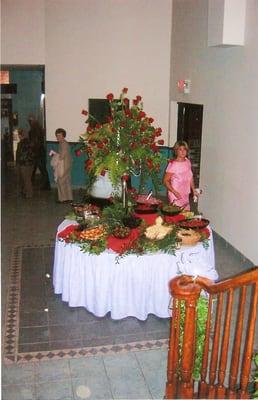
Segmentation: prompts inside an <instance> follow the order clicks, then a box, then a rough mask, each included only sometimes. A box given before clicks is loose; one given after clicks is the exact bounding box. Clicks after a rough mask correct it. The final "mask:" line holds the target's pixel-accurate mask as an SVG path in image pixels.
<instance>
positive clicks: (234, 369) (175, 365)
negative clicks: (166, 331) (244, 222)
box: [165, 267, 258, 399]
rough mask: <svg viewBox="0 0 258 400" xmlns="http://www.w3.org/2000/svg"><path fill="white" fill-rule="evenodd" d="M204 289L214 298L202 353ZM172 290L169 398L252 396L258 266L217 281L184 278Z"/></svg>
mask: <svg viewBox="0 0 258 400" xmlns="http://www.w3.org/2000/svg"><path fill="white" fill-rule="evenodd" d="M203 290H205V292H207V293H208V297H209V301H208V302H207V320H206V322H204V324H206V325H205V326H204V327H205V338H204V340H203V342H202V343H203V344H202V346H203V347H202V350H200V346H199V347H198V350H196V343H197V339H198V338H197V332H198V331H197V325H198V323H199V322H198V317H197V315H198V314H197V311H196V310H197V308H196V307H197V304H198V301H199V300H198V299H199V297H200V294H201V292H202V291H203ZM170 291H171V295H172V296H173V308H172V318H171V325H170V340H169V351H168V367H167V384H166V394H165V398H167V399H174V398H178V399H183V398H184V399H193V398H200V399H204V398H205V399H207V398H212V399H219V398H220V399H222V398H223V399H226V398H241V399H247V398H250V394H249V393H248V382H249V380H250V371H251V363H252V357H253V346H254V334H255V327H256V326H255V323H256V310H257V297H258V268H257V267H255V268H252V269H250V270H248V271H246V272H244V273H241V274H238V275H235V276H233V277H231V278H227V279H225V280H223V281H221V282H218V283H214V282H212V281H210V280H209V279H207V278H203V277H197V278H195V279H193V277H191V276H187V275H183V276H180V277H177V278H174V279H173V280H172V281H171V282H170ZM206 295H207V294H206ZM182 304H183V307H184V312H182V310H181V308H182ZM247 316H248V317H247ZM182 319H183V320H182ZM182 326H183V332H182ZM197 351H198V352H200V351H201V352H202V353H201V357H202V362H201V366H200V371H199V372H200V380H198V381H196V379H195V378H194V377H193V370H194V361H195V357H196V355H197ZM196 384H197V386H198V390H195V389H196Z"/></svg>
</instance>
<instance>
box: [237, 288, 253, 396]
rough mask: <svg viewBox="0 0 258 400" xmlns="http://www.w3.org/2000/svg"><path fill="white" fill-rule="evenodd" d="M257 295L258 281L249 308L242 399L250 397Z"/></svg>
mask: <svg viewBox="0 0 258 400" xmlns="http://www.w3.org/2000/svg"><path fill="white" fill-rule="evenodd" d="M257 296H258V283H256V284H255V285H253V292H252V299H251V303H250V309H249V319H248V329H247V333H246V341H245V348H244V354H243V361H242V368H241V376H240V390H239V391H238V397H239V398H240V399H249V398H250V396H249V394H248V392H247V385H248V380H249V374H250V368H251V361H252V350H253V344H254V331H255V321H256V310H257Z"/></svg>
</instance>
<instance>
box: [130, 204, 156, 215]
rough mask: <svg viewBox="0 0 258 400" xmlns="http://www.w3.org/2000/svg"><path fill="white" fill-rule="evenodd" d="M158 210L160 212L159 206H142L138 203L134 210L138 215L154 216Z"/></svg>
mask: <svg viewBox="0 0 258 400" xmlns="http://www.w3.org/2000/svg"><path fill="white" fill-rule="evenodd" d="M157 210H158V206H157V205H149V204H140V203H138V204H137V206H136V207H135V209H134V211H135V212H136V214H153V213H156V212H157Z"/></svg>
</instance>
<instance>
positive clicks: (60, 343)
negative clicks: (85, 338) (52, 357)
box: [49, 339, 84, 350]
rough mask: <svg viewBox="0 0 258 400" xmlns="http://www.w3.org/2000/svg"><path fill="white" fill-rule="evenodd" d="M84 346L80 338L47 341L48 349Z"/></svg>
mask: <svg viewBox="0 0 258 400" xmlns="http://www.w3.org/2000/svg"><path fill="white" fill-rule="evenodd" d="M82 347H84V345H83V342H82V340H78V339H76V340H53V341H50V343H49V350H63V349H80V348H82Z"/></svg>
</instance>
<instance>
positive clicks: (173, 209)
mask: <svg viewBox="0 0 258 400" xmlns="http://www.w3.org/2000/svg"><path fill="white" fill-rule="evenodd" d="M183 210H184V207H180V206H177V205H175V204H164V205H163V206H162V207H161V212H162V214H164V215H169V216H173V215H178V214H180V213H181V212H182V211H183Z"/></svg>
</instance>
